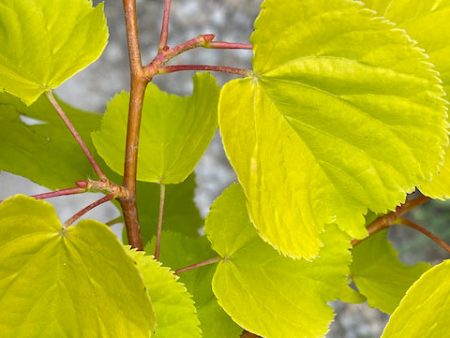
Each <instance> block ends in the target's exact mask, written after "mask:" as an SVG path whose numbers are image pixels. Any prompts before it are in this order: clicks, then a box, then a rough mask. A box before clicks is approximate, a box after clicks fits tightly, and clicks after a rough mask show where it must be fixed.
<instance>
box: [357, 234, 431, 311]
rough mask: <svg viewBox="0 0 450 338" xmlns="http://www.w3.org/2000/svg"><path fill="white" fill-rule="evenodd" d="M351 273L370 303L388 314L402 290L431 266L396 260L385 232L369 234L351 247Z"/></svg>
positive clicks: (393, 308)
mask: <svg viewBox="0 0 450 338" xmlns="http://www.w3.org/2000/svg"><path fill="white" fill-rule="evenodd" d="M352 252H353V264H352V269H351V270H352V275H353V281H354V282H355V284H356V286H357V287H358V289H359V291H360V292H361V293H362V294H363V295H364V296H366V297H367V302H368V303H369V305H370V306H372V307H375V308H378V309H380V310H381V311H383V312H386V313H392V312H393V311H394V310H395V308H396V307H397V305H398V304H399V303H400V300H401V299H402V298H403V296H404V295H405V293H406V290H408V288H409V287H410V286H411V285H412V284H413V283H414V282H415V281H416V280H417V279H418V278H419V277H420V276H421V275H422V274H423V273H424V272H425V271H427V270H428V269H429V268H430V267H431V265H430V264H428V263H424V262H422V263H417V264H416V265H413V266H408V265H406V264H404V263H402V262H401V261H400V259H399V258H398V254H397V252H396V251H395V248H394V247H393V246H392V244H391V243H389V241H388V239H387V231H382V232H379V233H377V234H375V235H372V236H370V237H369V238H367V239H366V240H364V241H363V242H361V243H360V244H359V245H358V246H356V247H355V248H354V249H353V251H352Z"/></svg>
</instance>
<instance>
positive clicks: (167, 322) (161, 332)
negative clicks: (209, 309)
mask: <svg viewBox="0 0 450 338" xmlns="http://www.w3.org/2000/svg"><path fill="white" fill-rule="evenodd" d="M128 254H129V255H130V256H131V257H132V258H133V260H134V261H135V262H136V264H137V268H138V269H139V271H140V272H141V275H142V278H143V280H144V284H145V287H146V288H147V294H148V295H149V297H150V299H151V300H152V304H153V308H154V309H155V316H156V323H157V325H156V331H155V334H154V336H153V337H155V338H173V337H177V338H178V337H179V338H192V337H194V338H195V337H201V331H200V328H199V325H200V322H199V320H198V318H197V313H196V310H195V306H194V301H193V300H192V296H191V295H190V294H189V293H188V291H187V290H186V287H185V286H184V285H183V284H182V283H180V282H178V281H177V280H178V277H177V276H176V275H174V274H173V272H172V271H170V269H169V268H166V267H163V266H161V263H159V262H157V261H156V260H154V259H153V257H150V256H145V252H143V251H136V250H128Z"/></svg>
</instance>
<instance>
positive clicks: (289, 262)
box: [205, 185, 351, 337]
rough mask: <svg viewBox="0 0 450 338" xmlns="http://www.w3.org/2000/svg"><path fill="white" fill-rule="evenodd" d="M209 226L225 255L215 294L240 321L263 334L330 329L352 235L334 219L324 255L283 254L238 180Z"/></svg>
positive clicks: (214, 209)
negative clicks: (262, 229) (257, 224)
mask: <svg viewBox="0 0 450 338" xmlns="http://www.w3.org/2000/svg"><path fill="white" fill-rule="evenodd" d="M205 230H206V234H207V236H208V238H209V240H210V241H211V243H212V246H213V249H214V250H215V251H216V252H217V253H219V254H220V256H221V257H222V258H223V260H222V261H221V262H220V263H219V264H218V266H217V269H216V272H215V274H214V279H213V290H214V294H215V295H216V297H217V299H218V301H219V305H220V306H221V307H222V308H223V309H224V310H225V311H226V312H227V313H228V314H229V315H230V316H231V318H233V320H234V321H235V322H236V323H238V324H239V325H241V326H242V327H244V328H245V329H247V330H248V331H250V332H253V333H256V334H258V335H260V336H263V337H319V336H323V335H325V333H326V332H327V331H328V326H329V324H330V322H331V321H332V319H333V310H332V309H331V308H330V307H329V306H328V304H327V303H328V302H330V301H332V300H335V299H337V298H341V297H343V295H346V294H347V293H348V289H349V287H348V280H347V276H348V273H349V268H348V265H349V264H350V260H351V256H350V252H349V251H348V249H349V247H350V240H349V238H348V236H347V235H345V234H344V233H342V232H341V231H339V230H338V229H337V228H336V227H335V226H332V225H330V226H329V228H328V229H327V231H326V232H325V233H324V234H323V238H322V239H323V242H324V244H325V246H324V247H323V248H322V250H321V251H320V257H319V258H317V259H315V260H314V261H313V262H308V261H306V260H293V259H291V258H289V257H283V256H281V255H280V254H279V253H278V252H277V251H276V250H275V249H273V248H272V247H271V246H270V245H268V244H267V243H265V242H263V241H262V240H261V238H260V237H259V236H258V234H257V232H256V230H255V228H254V227H253V226H252V224H251V222H250V220H249V218H248V214H247V210H246V207H245V196H244V194H243V192H242V189H241V188H240V186H239V185H232V186H231V187H229V188H228V189H227V190H225V192H224V193H223V194H222V195H221V196H220V197H219V198H218V199H217V200H216V201H215V202H214V204H213V206H212V208H211V212H210V214H209V215H208V217H207V219H206V229H205ZM249 309H251V311H249Z"/></svg>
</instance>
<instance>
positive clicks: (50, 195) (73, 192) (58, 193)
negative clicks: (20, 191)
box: [30, 187, 86, 200]
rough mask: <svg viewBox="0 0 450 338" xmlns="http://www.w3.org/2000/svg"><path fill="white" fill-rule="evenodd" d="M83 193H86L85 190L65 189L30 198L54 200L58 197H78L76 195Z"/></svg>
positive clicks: (77, 188)
mask: <svg viewBox="0 0 450 338" xmlns="http://www.w3.org/2000/svg"><path fill="white" fill-rule="evenodd" d="M85 192H86V189H83V188H79V187H76V188H67V189H61V190H56V191H50V192H45V193H42V194H37V195H32V196H30V197H34V198H36V199H38V200H45V199H48V198H55V197H60V196H70V195H78V194H83V193H85Z"/></svg>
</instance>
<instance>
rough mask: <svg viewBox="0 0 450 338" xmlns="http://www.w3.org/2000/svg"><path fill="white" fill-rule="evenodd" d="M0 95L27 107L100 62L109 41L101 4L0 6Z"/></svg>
mask: <svg viewBox="0 0 450 338" xmlns="http://www.w3.org/2000/svg"><path fill="white" fill-rule="evenodd" d="M0 13H2V15H1V16H0V74H1V76H0V91H7V92H8V93H11V94H13V95H15V96H17V97H19V98H20V99H21V100H22V101H23V102H25V103H26V104H27V105H30V104H31V103H33V102H34V101H36V99H37V98H38V97H39V96H40V95H41V94H42V93H44V92H46V91H48V90H51V89H53V88H56V87H58V86H59V85H60V84H61V83H63V82H64V81H65V80H67V79H69V78H70V77H72V76H73V75H74V74H76V73H78V72H79V71H80V70H82V69H83V68H85V67H87V66H88V65H89V64H91V63H92V62H94V61H95V60H96V59H97V58H98V57H100V55H101V53H102V52H103V50H104V48H105V46H106V43H107V40H108V28H107V26H106V20H105V15H104V13H103V4H100V5H98V6H97V7H95V8H93V7H92V1H91V0H71V1H66V0H52V1H48V0H0Z"/></svg>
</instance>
